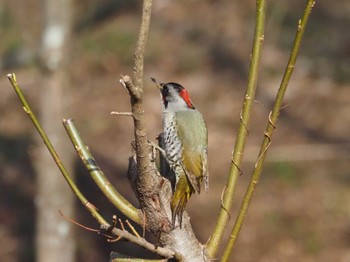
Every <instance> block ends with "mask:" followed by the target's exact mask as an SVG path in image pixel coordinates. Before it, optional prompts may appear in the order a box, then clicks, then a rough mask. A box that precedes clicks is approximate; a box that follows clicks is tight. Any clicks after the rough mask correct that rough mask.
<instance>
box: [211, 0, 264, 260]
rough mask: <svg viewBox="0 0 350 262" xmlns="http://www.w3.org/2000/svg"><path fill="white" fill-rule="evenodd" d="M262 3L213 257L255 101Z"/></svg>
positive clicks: (261, 2) (224, 225) (260, 0)
mask: <svg viewBox="0 0 350 262" xmlns="http://www.w3.org/2000/svg"><path fill="white" fill-rule="evenodd" d="M265 6H266V2H265V0H258V1H257V4H256V26H255V33H254V43H253V51H252V56H251V61H250V69H249V76H248V84H247V90H246V95H245V98H244V103H243V106H242V111H241V121H240V126H239V129H238V134H237V140H236V144H235V147H234V153H233V156H232V163H231V167H230V172H229V178H228V181H227V185H226V190H225V192H224V195H223V201H222V206H221V210H220V214H219V217H218V220H217V223H216V226H215V229H214V232H213V234H212V236H211V237H210V239H209V241H208V244H207V247H208V252H209V255H210V256H211V257H215V255H216V253H217V250H218V247H219V245H220V242H221V240H222V237H223V234H224V232H225V230H226V229H227V222H228V220H229V218H230V214H229V212H230V210H231V208H232V204H233V198H234V192H235V188H236V184H237V180H238V177H239V175H240V173H241V171H240V166H241V163H242V159H243V153H244V148H245V141H246V138H247V136H248V128H249V122H250V114H251V109H252V107H253V103H254V100H255V93H256V86H257V80H258V69H259V62H260V57H261V50H262V46H263V42H264V24H265V9H266V8H265Z"/></svg>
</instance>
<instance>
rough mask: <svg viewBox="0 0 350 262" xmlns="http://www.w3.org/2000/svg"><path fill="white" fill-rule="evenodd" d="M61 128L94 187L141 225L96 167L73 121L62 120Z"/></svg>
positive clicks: (137, 211) (126, 202)
mask: <svg viewBox="0 0 350 262" xmlns="http://www.w3.org/2000/svg"><path fill="white" fill-rule="evenodd" d="M63 126H64V128H65V129H66V131H67V133H68V136H69V138H70V140H71V141H72V143H73V145H74V148H75V150H76V152H77V153H78V155H79V157H80V159H81V161H82V162H83V164H84V165H85V167H86V169H87V170H88V172H89V173H90V176H91V177H92V179H93V180H94V181H95V183H96V185H97V186H98V187H99V188H100V189H101V191H102V192H103V194H104V195H105V196H106V197H107V198H108V200H109V201H110V202H111V203H112V204H113V205H114V206H115V207H116V208H117V209H118V210H120V211H121V212H122V213H123V214H124V215H126V216H127V217H128V218H130V219H131V220H133V221H134V222H136V223H138V224H142V220H141V218H140V217H141V216H140V215H139V214H140V213H139V210H138V209H137V208H135V207H134V206H133V205H132V204H131V203H130V202H129V201H128V200H126V199H125V198H124V197H123V196H122V195H121V194H120V193H119V192H118V191H117V190H116V189H115V187H113V186H112V184H111V183H110V182H109V180H108V179H107V178H106V176H105V175H104V173H103V171H102V170H101V169H100V167H99V166H98V165H97V163H96V161H95V159H94V157H93V156H92V154H91V152H90V150H89V147H88V146H87V145H86V144H85V143H84V141H83V139H82V138H81V136H80V134H79V131H78V130H77V128H76V126H75V123H74V121H73V119H67V120H66V119H64V120H63Z"/></svg>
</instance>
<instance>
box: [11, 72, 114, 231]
mask: <svg viewBox="0 0 350 262" xmlns="http://www.w3.org/2000/svg"><path fill="white" fill-rule="evenodd" d="M7 77H8V79H9V80H10V82H11V85H12V87H13V88H14V90H15V92H16V94H17V96H18V98H19V100H20V101H21V103H22V105H23V109H24V111H25V112H26V113H27V115H28V116H29V118H30V120H31V121H32V123H33V124H34V126H35V128H36V130H37V131H38V133H39V135H40V137H41V138H42V139H43V141H44V143H45V145H46V147H47V149H48V150H49V152H50V154H51V156H52V158H53V160H54V161H55V163H56V165H57V167H58V169H59V170H60V171H61V173H62V175H63V177H64V178H65V179H66V181H67V183H68V185H69V186H70V187H71V189H72V191H73V192H74V194H75V195H76V196H77V197H78V199H79V200H80V201H81V203H82V204H83V205H84V206H85V207H86V208H87V209H88V210H89V212H90V213H91V215H92V216H93V217H94V218H95V219H96V220H97V221H98V222H99V223H100V224H101V225H108V223H107V222H106V221H105V220H104V219H103V218H102V216H101V215H100V214H99V213H98V212H97V209H96V207H95V206H94V205H92V204H91V203H90V202H89V201H88V200H87V199H86V198H85V197H84V195H83V194H82V193H81V192H80V190H79V189H78V187H77V186H76V184H75V183H74V181H73V179H72V178H71V176H70V175H69V173H68V171H67V169H66V168H65V166H64V165H63V163H62V162H61V159H60V158H59V156H58V154H57V152H56V150H55V149H54V147H53V145H52V144H51V142H50V139H49V138H48V136H47V135H46V133H45V131H44V129H43V128H42V126H41V125H40V123H39V121H38V119H37V117H36V116H35V114H34V113H33V111H32V109H31V108H30V106H29V104H28V102H27V100H26V98H25V97H24V95H23V93H22V90H21V89H20V87H19V86H18V83H17V80H16V75H15V74H8V75H7Z"/></svg>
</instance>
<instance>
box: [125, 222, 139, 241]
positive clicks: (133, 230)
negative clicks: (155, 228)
mask: <svg viewBox="0 0 350 262" xmlns="http://www.w3.org/2000/svg"><path fill="white" fill-rule="evenodd" d="M125 223H126V224H127V225H128V227H129V228H130V229H131V231H132V232H133V233H134V235H135V236H137V237H138V238H140V237H141V236H140V235H139V233H137V231H136V229H135V228H134V226H133V225H131V223H130V222H129V220H127V219H126V220H125Z"/></svg>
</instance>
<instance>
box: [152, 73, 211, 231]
mask: <svg viewBox="0 0 350 262" xmlns="http://www.w3.org/2000/svg"><path fill="white" fill-rule="evenodd" d="M151 80H152V81H153V82H154V83H155V84H156V85H157V87H158V88H159V90H160V93H161V98H162V105H163V112H162V118H163V121H162V122H163V138H164V141H163V142H164V154H165V158H166V161H167V162H168V164H169V166H170V168H171V170H173V171H174V173H175V186H174V190H173V196H172V199H171V202H170V208H171V211H172V225H173V227H175V225H176V218H177V219H178V222H179V226H180V228H181V227H182V217H183V212H184V210H185V208H186V204H187V202H188V200H189V199H190V197H191V196H192V194H193V193H195V192H197V193H200V191H201V183H202V182H203V181H204V186H205V191H208V189H209V171H208V131H207V127H206V124H205V122H204V119H203V116H202V114H201V113H200V112H199V111H198V110H197V109H196V108H195V107H194V105H193V103H192V101H191V99H190V96H189V93H188V91H187V90H186V89H185V88H184V87H183V86H182V85H180V84H177V83H174V82H169V83H161V82H159V81H158V80H156V79H155V78H151Z"/></svg>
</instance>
